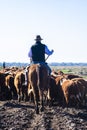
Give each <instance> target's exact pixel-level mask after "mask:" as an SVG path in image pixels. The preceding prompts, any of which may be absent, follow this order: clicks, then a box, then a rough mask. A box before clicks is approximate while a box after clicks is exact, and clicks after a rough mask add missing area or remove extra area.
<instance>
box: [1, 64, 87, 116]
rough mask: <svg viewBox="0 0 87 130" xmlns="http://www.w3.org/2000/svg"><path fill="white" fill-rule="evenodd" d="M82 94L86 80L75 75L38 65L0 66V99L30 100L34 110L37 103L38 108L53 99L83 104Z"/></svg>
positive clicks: (86, 86)
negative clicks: (21, 66) (20, 66)
mask: <svg viewBox="0 0 87 130" xmlns="http://www.w3.org/2000/svg"><path fill="white" fill-rule="evenodd" d="M35 67H36V68H35ZM34 68H35V69H34ZM42 70H43V71H42ZM38 79H39V80H38ZM86 94H87V81H86V80H85V79H84V78H83V77H80V76H79V75H74V74H65V73H63V72H62V71H58V72H56V71H54V70H52V73H51V75H48V73H47V72H46V70H45V69H44V68H43V67H42V68H41V67H40V66H39V65H38V66H33V67H30V66H27V67H23V68H18V67H8V68H4V69H1V70H0V101H4V100H18V101H19V102H21V101H22V100H24V101H29V102H33V103H34V104H35V110H36V113H37V114H38V113H39V107H38V106H40V105H41V108H40V110H41V111H44V106H45V107H46V105H49V106H51V105H53V104H55V103H56V102H57V103H58V104H60V105H61V106H63V107H65V106H66V107H80V106H82V105H85V104H86V103H87V102H86V96H87V95H86Z"/></svg>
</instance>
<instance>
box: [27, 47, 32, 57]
mask: <svg viewBox="0 0 87 130" xmlns="http://www.w3.org/2000/svg"><path fill="white" fill-rule="evenodd" d="M28 57H30V58H31V57H32V50H31V48H30V50H29V53H28Z"/></svg>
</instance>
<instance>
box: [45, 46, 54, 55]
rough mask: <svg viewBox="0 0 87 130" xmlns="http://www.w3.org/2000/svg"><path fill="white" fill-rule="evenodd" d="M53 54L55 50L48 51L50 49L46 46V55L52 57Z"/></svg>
mask: <svg viewBox="0 0 87 130" xmlns="http://www.w3.org/2000/svg"><path fill="white" fill-rule="evenodd" d="M53 52H54V51H53V50H51V51H50V50H49V49H48V47H47V46H46V45H45V54H47V55H52V54H53Z"/></svg>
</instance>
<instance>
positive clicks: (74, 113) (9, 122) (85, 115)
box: [0, 100, 87, 130]
mask: <svg viewBox="0 0 87 130" xmlns="http://www.w3.org/2000/svg"><path fill="white" fill-rule="evenodd" d="M0 130H87V106H84V107H83V108H80V109H75V108H68V109H67V108H62V107H61V106H59V105H55V106H52V107H48V106H45V110H44V112H42V113H40V114H39V115H37V114H35V110H34V104H32V103H31V104H30V103H29V102H23V101H22V102H21V103H19V102H18V101H17V100H11V101H0Z"/></svg>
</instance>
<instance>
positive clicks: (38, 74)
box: [36, 64, 42, 89]
mask: <svg viewBox="0 0 87 130" xmlns="http://www.w3.org/2000/svg"><path fill="white" fill-rule="evenodd" d="M36 72H37V86H38V87H39V88H40V89H41V86H42V85H41V83H42V68H41V65H40V64H39V65H38V66H37V68H36Z"/></svg>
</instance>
